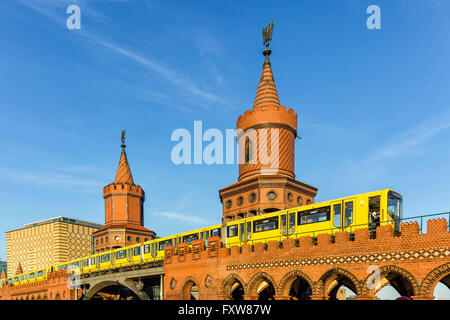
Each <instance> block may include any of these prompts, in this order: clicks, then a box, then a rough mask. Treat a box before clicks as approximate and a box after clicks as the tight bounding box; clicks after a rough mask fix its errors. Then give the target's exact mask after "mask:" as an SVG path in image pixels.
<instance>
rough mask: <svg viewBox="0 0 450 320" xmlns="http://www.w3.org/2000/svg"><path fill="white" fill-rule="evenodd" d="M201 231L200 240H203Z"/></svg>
mask: <svg viewBox="0 0 450 320" xmlns="http://www.w3.org/2000/svg"><path fill="white" fill-rule="evenodd" d="M203 234H204V233H203V231H202V232H200V240H203Z"/></svg>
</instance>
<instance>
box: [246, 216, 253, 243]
mask: <svg viewBox="0 0 450 320" xmlns="http://www.w3.org/2000/svg"><path fill="white" fill-rule="evenodd" d="M251 236H252V223H251V221H249V222H247V240H250V238H251Z"/></svg>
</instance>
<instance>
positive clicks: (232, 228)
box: [227, 224, 238, 238]
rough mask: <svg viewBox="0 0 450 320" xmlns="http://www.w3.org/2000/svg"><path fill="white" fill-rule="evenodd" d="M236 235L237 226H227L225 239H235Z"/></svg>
mask: <svg viewBox="0 0 450 320" xmlns="http://www.w3.org/2000/svg"><path fill="white" fill-rule="evenodd" d="M237 235H238V226H237V224H236V225H234V226H228V228H227V238H231V237H236V236H237Z"/></svg>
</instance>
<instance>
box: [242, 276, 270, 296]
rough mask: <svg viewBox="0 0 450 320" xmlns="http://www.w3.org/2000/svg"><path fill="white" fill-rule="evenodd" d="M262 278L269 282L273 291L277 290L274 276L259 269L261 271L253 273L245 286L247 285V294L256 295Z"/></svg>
mask: <svg viewBox="0 0 450 320" xmlns="http://www.w3.org/2000/svg"><path fill="white" fill-rule="evenodd" d="M264 280H267V281H269V282H270V284H271V285H272V286H273V288H274V290H275V292H277V288H278V287H277V283H276V281H275V280H274V278H273V277H272V276H271V275H270V274H268V273H266V272H263V271H261V272H258V273H256V274H255V275H253V277H252V278H251V279H250V281H249V282H248V284H247V286H246V287H247V290H246V292H247V294H250V295H257V292H256V291H257V290H258V286H259V285H260V284H261V282H262V281H264Z"/></svg>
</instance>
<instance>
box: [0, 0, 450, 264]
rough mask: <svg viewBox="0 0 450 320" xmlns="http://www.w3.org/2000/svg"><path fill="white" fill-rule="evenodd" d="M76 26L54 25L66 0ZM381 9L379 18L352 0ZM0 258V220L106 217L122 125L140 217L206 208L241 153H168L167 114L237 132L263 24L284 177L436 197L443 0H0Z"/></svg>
mask: <svg viewBox="0 0 450 320" xmlns="http://www.w3.org/2000/svg"><path fill="white" fill-rule="evenodd" d="M71 4H77V5H79V6H80V8H81V30H68V29H67V28H66V19H67V17H68V16H69V14H66V8H67V6H69V5H71ZM370 4H377V5H378V6H379V7H380V8H381V30H369V29H367V27H366V19H367V18H368V16H369V14H367V13H366V9H367V7H368V6H369V5H370ZM0 12H2V15H1V19H0V34H1V48H0V49H1V50H0V127H1V131H2V134H1V136H2V139H1V152H0V180H1V184H0V204H1V205H0V217H1V224H0V233H1V235H2V236H1V238H0V240H1V241H0V257H2V258H6V246H5V231H7V230H12V229H17V228H21V227H23V225H24V224H25V223H29V222H33V221H36V220H42V219H46V218H50V217H54V216H60V215H63V216H68V217H74V218H79V219H83V220H88V221H93V222H98V223H103V221H104V201H103V199H102V188H103V186H105V185H107V184H109V183H110V182H112V181H113V179H114V176H115V172H116V169H117V165H118V161H119V157H120V131H121V130H122V129H126V130H127V142H126V144H127V146H128V147H127V154H128V160H129V162H130V165H131V169H132V173H133V177H134V180H135V183H137V184H139V185H141V186H142V187H143V188H144V190H145V191H146V195H147V201H146V202H145V225H146V226H147V227H148V228H150V229H152V230H155V231H156V232H157V233H158V235H160V236H164V235H168V234H171V233H175V232H180V231H185V230H188V229H194V228H197V227H199V226H202V225H208V224H214V223H218V222H220V218H221V205H220V200H219V196H218V190H219V189H220V188H223V187H226V186H228V185H230V184H232V183H234V182H236V181H237V176H238V168H237V165H181V166H176V165H174V164H173V163H172V162H171V159H170V151H171V149H172V147H173V146H174V145H175V143H174V142H171V141H170V137H171V133H172V131H173V130H175V129H177V128H187V129H189V130H192V128H193V122H194V120H201V121H203V127H204V129H207V128H218V129H220V130H223V131H225V129H227V128H230V129H232V128H235V123H236V119H237V117H238V116H239V114H242V113H243V112H244V111H245V110H247V109H249V108H251V106H252V105H253V100H254V96H255V93H256V88H257V84H258V80H259V77H260V75H261V70H262V63H263V60H264V57H263V55H262V50H263V45H262V39H261V38H262V37H261V30H262V28H263V27H265V26H266V25H267V24H268V23H269V22H270V21H272V20H273V21H274V24H275V27H274V33H273V41H272V43H271V49H272V55H271V62H272V68H273V72H274V76H275V82H276V85H277V89H278V94H279V97H280V101H281V104H283V105H286V106H288V107H292V108H294V109H295V111H296V112H297V114H298V117H299V125H298V128H299V134H300V136H301V137H302V140H297V143H296V162H295V165H296V175H297V179H298V180H300V181H303V182H305V183H307V184H310V185H313V186H315V187H318V188H319V191H318V194H317V197H316V201H322V200H328V199H332V198H334V197H340V196H346V195H352V194H358V193H363V192H367V191H372V190H376V189H381V188H393V189H395V190H397V191H399V192H400V193H402V194H403V195H404V215H405V216H414V215H422V214H430V213H437V212H444V211H450V196H449V195H450V166H449V165H448V164H449V162H450V143H449V141H450V108H449V106H450V90H449V88H450V59H449V57H450V18H449V12H450V2H449V1H447V0H441V1H438V0H435V1H424V0H420V1H412V0H403V1H401V0H395V1H392V0H390V1H380V0H377V1H363V0H354V1H351V0H341V1H327V0H321V1H312V0H310V1H212V0H209V1H144V0H142V1H138V0H135V1H132V0H129V1H126V0H115V1H113V0H110V1H106V0H105V1H75V0H72V1H68V0H67V1H66V0H64V1H63V0H60V1H57V0H55V1H50V0H47V1H44V0H40V1H37V0H36V1H32V0H23V1H22V0H15V1H2V2H0Z"/></svg>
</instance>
